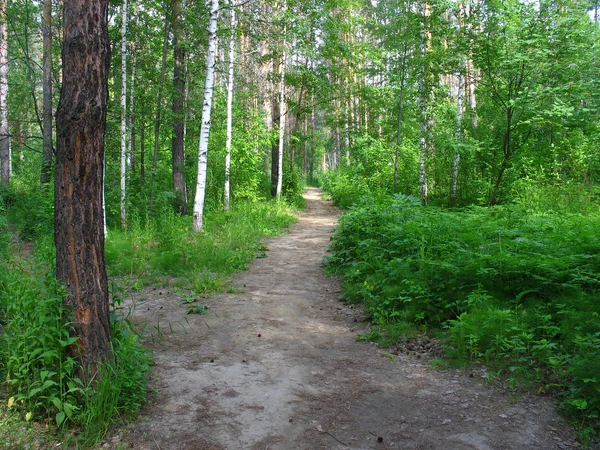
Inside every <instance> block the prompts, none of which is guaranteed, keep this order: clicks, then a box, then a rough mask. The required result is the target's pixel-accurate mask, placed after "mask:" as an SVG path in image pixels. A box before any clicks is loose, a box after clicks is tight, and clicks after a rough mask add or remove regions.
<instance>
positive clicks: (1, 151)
mask: <svg viewBox="0 0 600 450" xmlns="http://www.w3.org/2000/svg"><path fill="white" fill-rule="evenodd" d="M7 36H8V32H7V23H6V0H0V160H1V170H0V171H1V176H0V179H1V183H2V186H6V185H7V184H8V183H9V182H10V177H11V174H12V155H11V149H10V133H9V130H8V108H7V98H8V40H7V39H8V38H7Z"/></svg>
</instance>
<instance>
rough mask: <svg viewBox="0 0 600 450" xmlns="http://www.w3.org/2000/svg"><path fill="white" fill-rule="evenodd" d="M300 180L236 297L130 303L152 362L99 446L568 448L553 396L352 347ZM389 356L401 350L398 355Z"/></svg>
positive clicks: (422, 348) (320, 219) (164, 295)
mask: <svg viewBox="0 0 600 450" xmlns="http://www.w3.org/2000/svg"><path fill="white" fill-rule="evenodd" d="M320 194H321V192H320V191H319V190H317V189H314V188H309V189H308V190H307V192H306V194H305V198H306V200H307V207H306V210H305V211H304V213H303V214H302V215H301V216H300V218H299V221H298V222H297V223H296V224H294V225H293V226H292V227H291V228H290V230H289V234H287V235H284V236H280V237H277V238H273V239H269V240H267V241H266V242H265V246H266V247H267V248H268V250H267V251H266V254H265V255H261V256H266V257H263V258H257V259H256V260H255V261H254V262H253V263H252V264H251V265H250V267H249V270H247V271H245V272H242V273H239V274H237V275H236V278H235V281H234V286H235V292H234V293H227V294H219V295H215V296H211V297H209V298H205V299H202V302H203V303H204V304H206V305H207V306H208V314H207V315H197V314H191V315H186V312H187V306H186V305H184V304H182V303H181V298H180V297H179V296H178V295H176V294H175V293H174V292H173V290H172V289H162V290H161V289H147V290H145V291H142V292H140V293H138V294H137V295H136V298H134V299H133V300H132V301H131V304H130V305H129V307H130V308H131V317H132V318H133V321H134V323H136V324H137V326H139V327H140V329H141V330H143V336H144V343H145V345H146V346H147V347H148V348H150V349H151V351H152V356H153V358H154V360H155V362H156V365H155V366H153V373H152V376H151V380H150V384H151V386H150V387H151V390H152V392H153V393H152V394H151V398H150V401H149V403H148V404H147V405H146V406H145V407H144V409H143V411H142V415H141V417H140V419H139V420H138V421H137V422H136V423H134V424H131V425H129V426H126V427H124V428H122V429H119V430H115V431H114V432H113V433H111V434H110V435H109V436H108V437H107V438H106V440H105V441H104V443H102V444H101V445H100V448H110V449H117V448H133V449H138V450H150V449H152V450H168V449H174V450H180V449H181V450H201V449H204V450H208V449H214V450H217V449H229V450H238V449H239V450H246V449H248V450H265V449H271V450H274V449H282V450H288V449H309V450H316V449H444V450H451V449H481V450H484V449H520V450H522V449H542V450H546V449H567V448H575V447H578V446H579V445H578V444H577V443H576V441H575V438H574V433H573V431H572V429H571V428H570V427H569V426H568V425H567V424H565V422H564V421H563V420H562V419H561V418H560V416H559V415H558V414H557V413H556V411H555V410H554V403H555V402H554V400H553V399H552V398H548V397H542V396H537V395H523V394H512V393H511V392H510V391H509V390H508V389H504V388H502V387H501V386H500V385H494V384H490V383H486V382H485V377H484V372H483V370H482V369H481V368H470V369H443V370H442V369H436V368H432V367H431V365H430V363H429V361H430V355H431V353H435V352H436V345H435V344H434V343H431V342H429V343H428V342H425V343H421V344H419V345H417V346H416V347H417V348H416V351H414V352H413V351H410V349H409V346H407V345H404V346H401V347H399V348H397V349H395V350H394V349H380V348H378V347H376V346H374V345H373V344H371V343H367V342H357V340H356V336H357V334H358V333H359V332H364V331H366V330H368V328H369V324H368V323H367V322H365V321H364V318H363V316H362V312H361V310H360V308H359V307H355V306H352V305H347V304H344V303H341V302H340V301H339V299H338V297H339V291H340V286H339V283H338V282H337V281H336V280H335V279H334V278H331V277H327V276H325V275H324V274H323V269H322V267H321V263H322V260H323V257H324V255H325V254H326V249H327V246H328V243H329V238H330V236H331V230H332V228H333V226H334V225H335V223H336V221H337V219H338V217H339V211H338V210H337V209H336V208H334V207H333V206H332V205H331V203H330V202H328V201H325V200H323V199H321V197H320ZM393 353H396V354H393Z"/></svg>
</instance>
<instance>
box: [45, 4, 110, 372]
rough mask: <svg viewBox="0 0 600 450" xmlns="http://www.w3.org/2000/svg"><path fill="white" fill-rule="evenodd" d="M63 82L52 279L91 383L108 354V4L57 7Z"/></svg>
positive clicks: (74, 353) (76, 352) (75, 351)
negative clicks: (62, 290) (59, 287)
mask: <svg viewBox="0 0 600 450" xmlns="http://www.w3.org/2000/svg"><path fill="white" fill-rule="evenodd" d="M63 32H64V38H63V54H62V59H63V77H62V89H61V96H60V103H59V107H58V111H57V115H56V129H57V133H56V137H57V139H56V174H55V210H54V211H55V212H54V227H55V242H56V276H57V278H58V279H59V280H60V281H62V282H63V283H64V284H65V286H66V288H67V296H66V297H65V303H66V304H67V305H68V306H69V307H70V308H71V309H72V311H73V316H72V317H71V318H70V320H71V321H72V323H73V327H74V328H75V333H76V335H77V337H78V338H79V339H78V341H77V343H76V344H74V345H73V346H71V347H70V348H69V351H70V353H71V355H72V356H75V357H77V358H79V360H80V363H81V366H80V374H81V376H85V377H86V379H88V380H89V379H91V378H88V377H93V376H94V375H95V373H96V372H97V370H98V363H99V362H101V361H103V360H105V359H106V357H107V355H108V353H109V349H110V347H109V344H110V316H109V307H108V282H107V277H106V269H105V265H104V225H103V211H102V179H103V173H104V167H103V166H104V139H105V131H106V101H107V98H108V72H109V67H110V42H109V38H108V0H65V2H64V20H63Z"/></svg>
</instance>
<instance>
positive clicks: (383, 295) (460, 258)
mask: <svg viewBox="0 0 600 450" xmlns="http://www.w3.org/2000/svg"><path fill="white" fill-rule="evenodd" d="M599 228H600V216H599V215H592V214H590V215H587V216H582V215H580V214H568V213H566V212H564V211H563V212H561V213H552V212H546V213H543V214H541V213H533V212H527V211H526V210H525V209H523V208H521V207H519V206H503V207H495V208H479V207H470V208H465V209H462V210H452V211H450V210H447V209H443V208H434V207H428V208H424V207H421V206H420V205H419V202H418V200H417V199H416V198H412V197H406V196H394V197H388V198H387V200H383V199H381V198H380V199H378V201H376V202H368V203H367V202H363V203H361V204H358V205H356V206H354V207H352V208H351V209H350V210H349V211H348V212H347V213H346V214H344V216H343V217H342V218H341V219H340V222H339V225H338V227H337V229H336V233H335V235H334V237H333V238H332V241H331V254H330V256H329V259H328V269H329V271H331V272H333V273H336V274H340V275H341V276H342V277H343V280H344V290H343V292H344V296H345V298H346V299H347V300H349V301H356V302H362V303H364V304H366V305H367V308H368V311H369V313H370V316H371V318H372V320H373V321H374V322H375V324H376V325H379V326H380V328H382V329H383V328H385V327H388V326H389V324H393V323H400V324H402V323H405V322H411V323H413V324H415V326H419V327H422V328H423V327H425V328H431V327H433V328H436V329H445V330H447V332H448V339H449V343H450V345H451V347H452V348H453V354H454V355H455V356H456V357H459V358H465V359H467V360H475V359H481V360H484V361H485V362H486V363H488V364H491V365H492V366H493V367H496V368H497V369H498V370H500V371H501V372H502V373H505V374H506V375H507V377H509V378H510V379H516V378H527V379H528V380H529V381H533V382H537V383H541V384H542V386H545V388H547V389H554V390H556V389H559V390H560V391H561V392H562V394H561V395H562V396H563V402H562V405H563V407H564V408H565V410H568V411H569V412H570V413H572V414H573V415H574V417H578V419H579V420H580V421H581V424H583V425H584V426H591V427H598V425H599V422H598V414H600V404H599V400H600V392H599V391H598V387H599V383H598V380H600V378H599V377H597V376H596V375H594V372H593V371H592V369H590V370H587V368H588V367H591V368H595V367H597V364H598V358H597V355H598V351H597V348H598V345H597V344H598V342H599V340H600V320H599V314H600V240H599V239H598V238H597V230H598V229H599ZM594 345H596V347H594ZM596 373H597V372H596ZM515 377H516V378H515Z"/></svg>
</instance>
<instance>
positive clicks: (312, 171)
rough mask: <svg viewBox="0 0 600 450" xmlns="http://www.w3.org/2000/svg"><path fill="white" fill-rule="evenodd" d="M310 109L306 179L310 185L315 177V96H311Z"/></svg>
mask: <svg viewBox="0 0 600 450" xmlns="http://www.w3.org/2000/svg"><path fill="white" fill-rule="evenodd" d="M311 103H312V109H311V112H310V161H309V166H308V179H309V180H310V182H311V183H312V182H313V181H314V177H315V94H314V92H313V94H312V99H311Z"/></svg>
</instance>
